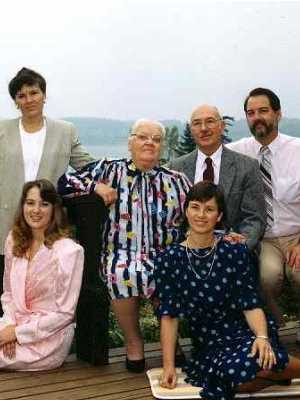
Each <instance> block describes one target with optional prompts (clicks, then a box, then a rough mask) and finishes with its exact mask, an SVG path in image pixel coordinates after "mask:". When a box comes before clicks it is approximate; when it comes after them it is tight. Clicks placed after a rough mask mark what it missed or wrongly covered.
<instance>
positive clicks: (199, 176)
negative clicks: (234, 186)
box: [194, 146, 223, 185]
mask: <svg viewBox="0 0 300 400" xmlns="http://www.w3.org/2000/svg"><path fill="white" fill-rule="evenodd" d="M222 151H223V146H220V147H219V148H218V150H217V151H215V152H214V153H213V154H212V155H211V156H209V158H211V160H212V166H213V169H214V183H215V184H216V185H217V184H218V183H219V176H220V166H221V156H222ZM207 157H208V156H207V155H206V154H204V153H202V151H200V150H199V149H198V155H197V161H196V171H195V180H194V183H197V182H200V181H203V172H204V171H205V170H206V167H207V165H206V162H205V160H206V159H207Z"/></svg>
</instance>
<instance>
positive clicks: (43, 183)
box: [12, 179, 71, 257]
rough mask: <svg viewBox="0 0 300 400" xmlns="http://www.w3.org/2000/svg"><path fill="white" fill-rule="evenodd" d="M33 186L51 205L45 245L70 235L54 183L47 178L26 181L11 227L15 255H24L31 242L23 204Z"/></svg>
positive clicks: (30, 233)
mask: <svg viewBox="0 0 300 400" xmlns="http://www.w3.org/2000/svg"><path fill="white" fill-rule="evenodd" d="M35 187H36V188H38V189H39V191H40V196H41V198H42V199H43V200H45V201H47V202H49V203H51V204H52V205H53V213H52V218H51V221H50V224H49V226H48V227H47V229H46V231H45V241H44V244H45V246H47V247H49V248H51V247H52V245H53V243H54V242H55V241H56V240H59V239H61V238H64V237H70V236H71V235H70V229H69V226H68V222H67V216H66V214H65V212H64V209H63V207H62V201H61V198H60V196H59V195H58V194H57V192H56V190H55V187H54V185H53V184H52V183H51V182H50V181H48V180H47V179H38V180H36V181H30V182H27V183H25V185H24V186H23V191H22V196H21V200H20V203H19V207H18V211H17V214H16V218H15V222H14V225H13V228H12V237H13V242H14V244H13V255H14V256H16V257H24V256H25V255H26V252H27V250H28V249H29V248H30V245H31V242H32V238H33V236H32V230H31V228H30V226H29V225H28V224H27V222H26V221H25V218H24V213H23V206H24V204H25V201H26V198H27V194H28V192H29V190H30V189H32V188H35Z"/></svg>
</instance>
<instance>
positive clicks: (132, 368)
mask: <svg viewBox="0 0 300 400" xmlns="http://www.w3.org/2000/svg"><path fill="white" fill-rule="evenodd" d="M125 364H126V368H127V370H128V371H129V372H135V373H136V374H139V373H141V372H144V371H145V359H144V358H142V359H141V360H128V358H127V357H126V361H125Z"/></svg>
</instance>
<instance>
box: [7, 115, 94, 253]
mask: <svg viewBox="0 0 300 400" xmlns="http://www.w3.org/2000/svg"><path fill="white" fill-rule="evenodd" d="M46 124H47V125H46V126H47V131H46V139H45V144H44V148H43V153H42V158H41V161H40V165H39V170H38V175H37V178H38V179H39V178H46V179H49V180H50V181H51V182H52V183H53V184H54V185H56V183H57V180H58V178H59V177H60V176H61V175H62V174H64V173H65V172H66V170H67V168H68V166H69V165H71V166H72V167H73V168H75V169H79V168H81V167H83V166H84V165H86V164H87V163H88V162H90V161H93V158H92V157H91V156H90V155H89V154H88V152H87V151H86V149H85V148H84V147H83V146H82V145H81V144H80V141H79V139H78V136H77V133H76V129H75V127H74V125H73V124H71V123H70V122H66V121H54V120H51V119H48V118H47V119H46ZM23 184H24V161H23V153H22V145H21V138H20V132H19V119H11V120H5V121H0V254H3V246H4V241H5V239H6V236H7V234H8V232H9V230H10V229H11V226H12V223H13V219H14V215H15V213H16V210H17V207H18V203H19V200H20V197H21V193H22V187H23Z"/></svg>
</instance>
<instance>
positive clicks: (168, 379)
mask: <svg viewBox="0 0 300 400" xmlns="http://www.w3.org/2000/svg"><path fill="white" fill-rule="evenodd" d="M176 383H177V374H176V369H175V368H174V367H172V368H164V369H163V372H162V374H161V376H160V379H159V385H160V386H161V387H163V388H165V389H174V388H175V387H176Z"/></svg>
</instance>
